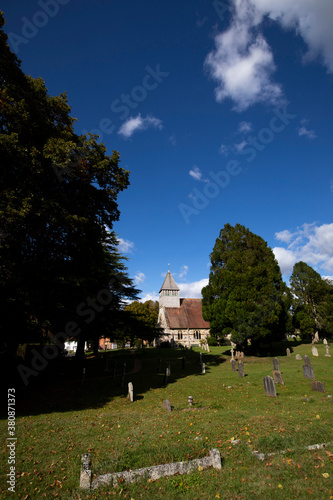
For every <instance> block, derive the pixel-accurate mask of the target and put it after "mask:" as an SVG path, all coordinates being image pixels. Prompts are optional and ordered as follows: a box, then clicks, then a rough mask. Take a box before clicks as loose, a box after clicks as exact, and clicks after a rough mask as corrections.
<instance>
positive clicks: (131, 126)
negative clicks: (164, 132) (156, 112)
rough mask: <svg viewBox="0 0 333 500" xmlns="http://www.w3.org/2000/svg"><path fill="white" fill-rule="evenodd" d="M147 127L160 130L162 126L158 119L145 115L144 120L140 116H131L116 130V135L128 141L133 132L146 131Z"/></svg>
mask: <svg viewBox="0 0 333 500" xmlns="http://www.w3.org/2000/svg"><path fill="white" fill-rule="evenodd" d="M149 127H154V128H158V129H160V130H161V129H162V128H163V125H162V122H161V120H160V119H159V118H155V117H154V116H151V115H147V116H146V117H145V118H142V116H141V114H138V116H136V117H132V116H131V117H130V118H129V119H128V120H126V122H125V123H123V124H122V126H121V127H120V129H119V130H118V134H120V135H122V136H123V137H125V138H126V139H128V138H129V137H131V136H132V135H133V134H134V132H136V131H138V130H147V129H148V128H149Z"/></svg>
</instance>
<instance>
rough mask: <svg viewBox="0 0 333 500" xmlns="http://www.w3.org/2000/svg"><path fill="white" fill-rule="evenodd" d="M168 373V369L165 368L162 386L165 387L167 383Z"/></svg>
mask: <svg viewBox="0 0 333 500" xmlns="http://www.w3.org/2000/svg"><path fill="white" fill-rule="evenodd" d="M168 373H169V370H168V368H166V369H165V375H164V385H167V383H168Z"/></svg>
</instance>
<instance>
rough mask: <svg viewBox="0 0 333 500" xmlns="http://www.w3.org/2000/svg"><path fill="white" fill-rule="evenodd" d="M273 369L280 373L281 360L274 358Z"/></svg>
mask: <svg viewBox="0 0 333 500" xmlns="http://www.w3.org/2000/svg"><path fill="white" fill-rule="evenodd" d="M273 369H274V371H276V372H279V371H280V364H279V360H278V359H277V358H273Z"/></svg>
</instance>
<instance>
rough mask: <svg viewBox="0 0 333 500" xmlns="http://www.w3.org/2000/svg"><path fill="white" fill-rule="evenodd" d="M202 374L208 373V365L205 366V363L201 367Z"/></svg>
mask: <svg viewBox="0 0 333 500" xmlns="http://www.w3.org/2000/svg"><path fill="white" fill-rule="evenodd" d="M201 373H206V365H205V363H202V365H201Z"/></svg>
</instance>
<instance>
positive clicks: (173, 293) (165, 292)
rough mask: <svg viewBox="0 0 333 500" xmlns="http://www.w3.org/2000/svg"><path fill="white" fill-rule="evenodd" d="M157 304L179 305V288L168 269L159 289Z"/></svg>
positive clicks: (166, 305)
mask: <svg viewBox="0 0 333 500" xmlns="http://www.w3.org/2000/svg"><path fill="white" fill-rule="evenodd" d="M159 304H160V307H161V306H165V307H180V298H179V288H178V286H177V283H176V282H175V280H174V279H173V276H172V274H171V273H170V270H169V269H168V272H167V274H166V277H165V279H164V281H163V285H162V286H161V289H160V299H159Z"/></svg>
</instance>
